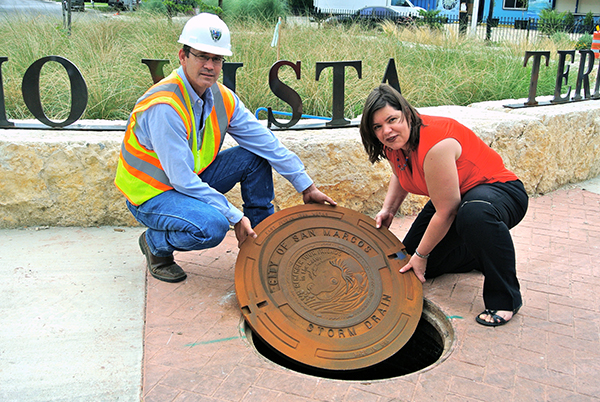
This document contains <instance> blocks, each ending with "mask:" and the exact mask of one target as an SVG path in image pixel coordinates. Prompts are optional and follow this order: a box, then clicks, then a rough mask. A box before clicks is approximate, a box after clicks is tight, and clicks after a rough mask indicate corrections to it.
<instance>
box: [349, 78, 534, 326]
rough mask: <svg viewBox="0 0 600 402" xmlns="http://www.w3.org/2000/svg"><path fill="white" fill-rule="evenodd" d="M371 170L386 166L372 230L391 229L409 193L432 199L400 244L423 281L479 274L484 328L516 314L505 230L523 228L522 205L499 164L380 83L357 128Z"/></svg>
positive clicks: (454, 126)
mask: <svg viewBox="0 0 600 402" xmlns="http://www.w3.org/2000/svg"><path fill="white" fill-rule="evenodd" d="M360 134H361V137H362V141H363V145H364V147H365V150H366V152H367V154H368V155H369V160H370V161H371V163H375V162H377V161H379V160H382V159H387V160H388V161H389V162H390V165H391V167H392V172H393V174H392V177H391V179H390V184H389V188H388V192H387V195H386V197H385V201H384V203H383V208H382V209H381V211H380V212H379V213H378V214H377V216H376V218H375V220H376V224H377V227H381V226H382V225H383V226H386V227H389V226H390V224H391V223H392V219H393V218H394V215H395V214H396V212H398V208H400V205H401V204H402V201H404V198H405V197H406V195H407V194H408V193H413V194H419V195H426V196H429V198H430V200H429V201H428V202H427V204H426V205H425V207H424V208H423V210H422V211H421V212H420V213H419V215H418V216H417V218H416V219H415V221H414V223H413V225H412V227H411V228H410V230H409V231H408V233H407V234H406V237H405V239H404V240H403V244H404V246H405V247H406V250H407V251H408V253H409V254H412V256H411V258H410V260H409V262H408V263H407V264H406V265H405V266H404V267H403V268H402V269H401V270H400V272H406V271H408V270H410V269H412V270H413V271H414V272H415V274H416V275H417V277H418V278H419V280H420V281H421V282H425V279H426V278H433V277H436V276H439V275H442V274H445V273H456V272H469V271H472V270H473V269H476V270H479V271H481V272H482V273H483V275H484V276H485V280H484V284H483V301H484V303H485V306H486V309H485V310H484V311H483V312H482V313H481V314H480V315H479V316H477V317H476V320H477V322H478V323H480V324H482V325H487V326H498V325H503V324H506V323H507V322H508V321H510V319H511V318H512V317H513V315H514V314H516V313H517V311H518V310H519V308H520V307H521V304H522V300H521V293H520V290H519V282H518V280H517V275H516V269H515V250H514V245H513V242H512V238H511V236H510V232H509V229H510V228H512V227H514V226H515V225H516V224H517V223H519V222H520V221H521V219H522V218H523V216H524V215H525V212H526V211H527V204H528V198H527V193H526V192H525V188H524V187H523V183H521V181H520V180H519V179H518V178H517V176H516V175H515V174H514V173H512V172H511V171H509V170H508V169H506V168H505V167H504V163H503V162H502V158H501V157H500V155H498V154H497V153H496V152H495V151H494V150H492V149H491V148H490V147H489V146H487V145H486V144H485V143H484V142H483V141H482V140H481V139H480V138H479V137H477V136H476V135H475V133H473V132H472V131H471V130H469V129H468V128H467V127H465V126H463V125H462V124H460V123H458V122H457V121H455V120H453V119H450V118H445V117H435V116H424V115H423V116H421V115H419V113H418V112H417V111H416V110H415V109H414V108H413V107H412V106H411V105H410V104H409V103H408V102H407V101H406V100H405V99H404V98H403V97H402V95H400V93H398V92H397V91H396V90H394V89H393V88H392V87H390V86H389V85H386V84H382V85H380V86H379V87H378V88H376V89H374V90H373V91H372V92H371V93H370V94H369V96H368V98H367V101H366V104H365V108H364V111H363V116H362V121H361V124H360Z"/></svg>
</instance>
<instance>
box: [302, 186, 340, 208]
mask: <svg viewBox="0 0 600 402" xmlns="http://www.w3.org/2000/svg"><path fill="white" fill-rule="evenodd" d="M302 200H303V201H304V203H305V204H325V203H327V204H329V205H337V202H335V201H334V200H332V199H331V198H329V197H328V196H327V195H325V194H324V193H322V192H321V191H320V190H319V189H318V188H317V186H315V184H314V183H313V184H311V185H310V187H308V188H307V189H306V190H304V191H303V192H302Z"/></svg>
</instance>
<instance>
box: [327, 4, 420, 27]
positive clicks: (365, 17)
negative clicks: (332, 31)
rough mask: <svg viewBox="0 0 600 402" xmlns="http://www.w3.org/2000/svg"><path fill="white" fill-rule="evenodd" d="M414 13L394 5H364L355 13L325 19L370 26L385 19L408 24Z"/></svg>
mask: <svg viewBox="0 0 600 402" xmlns="http://www.w3.org/2000/svg"><path fill="white" fill-rule="evenodd" d="M414 18H415V17H414V15H412V14H408V13H402V12H400V11H398V10H395V9H394V7H384V6H377V7H363V8H361V9H360V10H358V11H356V12H355V13H354V14H341V15H336V16H333V17H330V18H328V19H326V20H325V22H326V23H329V24H336V23H341V24H348V23H361V24H366V25H369V26H375V25H377V24H378V23H381V22H383V21H392V22H394V23H396V24H408V23H410V22H412V21H413V19H414Z"/></svg>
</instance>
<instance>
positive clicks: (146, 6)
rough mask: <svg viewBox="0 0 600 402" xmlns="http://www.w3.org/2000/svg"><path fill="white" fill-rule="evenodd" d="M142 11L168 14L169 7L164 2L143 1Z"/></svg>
mask: <svg viewBox="0 0 600 402" xmlns="http://www.w3.org/2000/svg"><path fill="white" fill-rule="evenodd" d="M140 10H142V11H146V12H149V13H157V14H166V13H167V7H166V6H165V3H164V2H163V0H143V1H142V3H141V4H140Z"/></svg>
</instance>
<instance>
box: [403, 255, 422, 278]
mask: <svg viewBox="0 0 600 402" xmlns="http://www.w3.org/2000/svg"><path fill="white" fill-rule="evenodd" d="M411 269H412V270H413V271H414V273H415V275H417V278H419V280H420V281H421V283H425V271H426V270H427V260H426V259H425V258H421V257H419V256H417V255H416V254H415V255H413V256H412V257H410V260H409V261H408V264H406V265H405V266H403V267H402V268H400V273H405V272H407V271H409V270H411Z"/></svg>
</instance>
